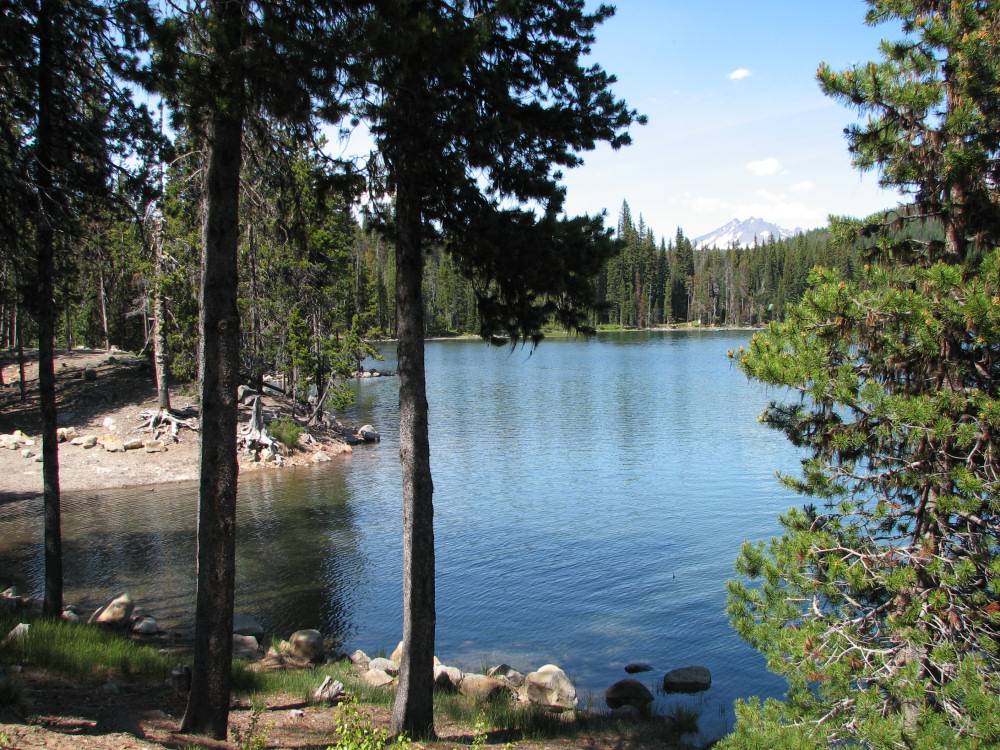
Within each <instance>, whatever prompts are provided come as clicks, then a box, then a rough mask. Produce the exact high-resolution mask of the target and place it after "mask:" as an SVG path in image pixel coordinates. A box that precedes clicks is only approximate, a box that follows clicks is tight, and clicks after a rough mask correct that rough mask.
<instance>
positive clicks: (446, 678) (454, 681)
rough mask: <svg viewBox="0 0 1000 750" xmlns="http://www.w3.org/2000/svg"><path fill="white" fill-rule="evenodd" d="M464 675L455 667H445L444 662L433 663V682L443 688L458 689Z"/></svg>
mask: <svg viewBox="0 0 1000 750" xmlns="http://www.w3.org/2000/svg"><path fill="white" fill-rule="evenodd" d="M464 678H465V675H464V674H463V673H462V670H461V669H458V668H457V667H447V666H445V665H444V664H435V665H434V684H435V685H437V686H438V687H439V688H442V689H444V690H458V688H459V687H460V686H461V684H462V680H463V679H464Z"/></svg>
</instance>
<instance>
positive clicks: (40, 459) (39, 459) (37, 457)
mask: <svg viewBox="0 0 1000 750" xmlns="http://www.w3.org/2000/svg"><path fill="white" fill-rule="evenodd" d="M44 460H45V459H44V458H42V454H41V453H39V454H38V455H37V456H35V463H36V464H40V463H42V461H44Z"/></svg>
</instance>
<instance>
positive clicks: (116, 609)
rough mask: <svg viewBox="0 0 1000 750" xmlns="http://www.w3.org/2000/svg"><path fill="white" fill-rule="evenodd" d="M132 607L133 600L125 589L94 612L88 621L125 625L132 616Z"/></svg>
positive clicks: (133, 604) (133, 607)
mask: <svg viewBox="0 0 1000 750" xmlns="http://www.w3.org/2000/svg"><path fill="white" fill-rule="evenodd" d="M133 609H135V602H133V601H132V597H131V596H129V593H128V592H127V591H126V592H125V593H124V594H119V595H118V596H116V597H115V598H114V599H112V600H111V601H110V602H108V603H107V604H105V605H104V606H103V607H101V608H100V609H99V610H97V611H96V612H94V614H92V615H91V616H90V619H89V620H88V622H97V623H100V624H102V625H125V624H126V623H127V622H128V619H129V618H130V617H131V616H132V610H133Z"/></svg>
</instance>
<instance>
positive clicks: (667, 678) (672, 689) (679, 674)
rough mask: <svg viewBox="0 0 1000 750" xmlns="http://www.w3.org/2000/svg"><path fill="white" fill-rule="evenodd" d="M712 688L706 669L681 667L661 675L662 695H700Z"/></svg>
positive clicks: (710, 674) (710, 678)
mask: <svg viewBox="0 0 1000 750" xmlns="http://www.w3.org/2000/svg"><path fill="white" fill-rule="evenodd" d="M710 687H712V673H711V672H710V671H709V670H708V667H681V668H680V669H674V670H671V671H670V672H667V673H666V674H665V675H663V692H664V693H700V692H701V691H702V690H708V689H709V688H710Z"/></svg>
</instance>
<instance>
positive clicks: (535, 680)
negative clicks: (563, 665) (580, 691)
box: [524, 664, 578, 712]
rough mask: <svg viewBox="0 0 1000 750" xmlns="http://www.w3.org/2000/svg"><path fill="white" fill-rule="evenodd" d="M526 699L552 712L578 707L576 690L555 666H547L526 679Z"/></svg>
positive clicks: (564, 674)
mask: <svg viewBox="0 0 1000 750" xmlns="http://www.w3.org/2000/svg"><path fill="white" fill-rule="evenodd" d="M524 688H525V697H526V698H527V699H528V700H529V701H531V702H532V703H535V704H536V705H539V706H542V707H543V708H547V709H549V710H550V711H556V712H561V711H566V710H570V709H575V708H576V706H577V702H578V701H577V697H576V688H575V687H573V683H572V682H570V681H569V677H567V676H566V673H565V672H563V671H562V670H561V669H559V667H557V666H555V665H554V664H546V665H545V666H544V667H541V668H539V669H538V671H536V672H532V673H531V674H529V675H527V676H526V677H525V678H524Z"/></svg>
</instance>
